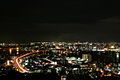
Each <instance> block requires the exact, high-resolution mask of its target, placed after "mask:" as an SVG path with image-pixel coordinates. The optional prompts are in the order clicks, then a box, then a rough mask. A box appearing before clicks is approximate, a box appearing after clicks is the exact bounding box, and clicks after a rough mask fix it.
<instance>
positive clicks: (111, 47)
mask: <svg viewBox="0 0 120 80" xmlns="http://www.w3.org/2000/svg"><path fill="white" fill-rule="evenodd" d="M119 56H120V43H117V42H109V43H106V42H79V41H78V42H29V43H19V44H17V43H0V77H2V78H4V79H7V80H8V79H9V78H11V77H12V79H13V80H108V79H110V80H120V59H119Z"/></svg>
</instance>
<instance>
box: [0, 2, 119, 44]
mask: <svg viewBox="0 0 120 80" xmlns="http://www.w3.org/2000/svg"><path fill="white" fill-rule="evenodd" d="M0 10H1V11H0V42H4V41H5V42H9V41H11V42H19V41H21V42H26V41H108V42H111V41H118V42H119V41H120V12H119V10H120V7H119V3H117V2H115V1H114V2H105V1H99V0H96V1H92V0H90V1H88V2H85V0H79V1H66V2H65V1H64V2H62V1H61V2H60V1H56V2H52V1H48V2H46V1H44V2H41V1H38V2H37V1H36V2H32V1H29V2H22V1H21V2H11V1H9V2H8V3H1V6H0Z"/></svg>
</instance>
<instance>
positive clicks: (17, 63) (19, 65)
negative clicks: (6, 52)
mask: <svg viewBox="0 0 120 80" xmlns="http://www.w3.org/2000/svg"><path fill="white" fill-rule="evenodd" d="M33 53H38V52H30V53H26V54H24V55H21V56H19V57H16V58H15V59H14V67H15V68H16V69H17V70H18V71H19V72H21V73H25V72H26V73H27V72H29V71H28V70H27V69H26V68H24V67H23V66H21V64H20V63H19V59H21V58H22V57H25V56H27V55H30V54H33ZM42 64H51V65H58V66H61V67H64V66H62V65H59V64H52V63H42Z"/></svg>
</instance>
